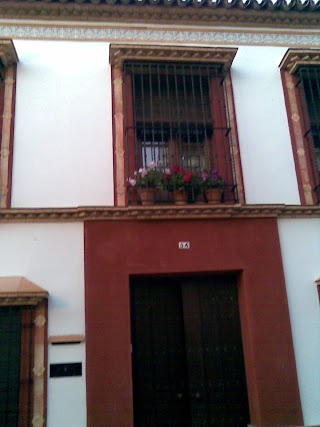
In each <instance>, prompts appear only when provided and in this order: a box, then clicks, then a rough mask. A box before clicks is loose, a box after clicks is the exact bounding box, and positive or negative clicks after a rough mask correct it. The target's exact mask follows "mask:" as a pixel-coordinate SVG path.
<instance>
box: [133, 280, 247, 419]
mask: <svg viewBox="0 0 320 427" xmlns="http://www.w3.org/2000/svg"><path fill="white" fill-rule="evenodd" d="M130 295H131V331H132V366H133V405H134V425H135V427H167V426H168V427H169V426H170V427H171V426H180V427H188V426H189V427H191V426H192V427H198V426H199V427H200V426H215V427H245V426H247V425H248V424H249V421H250V420H249V410H248V397H247V390H246V381H245V371H244V361H243V350H242V340H241V330H240V320H239V308H238V297H237V284H236V278H235V277H233V276H210V277H192V278H134V279H131V281H130Z"/></svg>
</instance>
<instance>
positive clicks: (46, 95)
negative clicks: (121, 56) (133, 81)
mask: <svg viewBox="0 0 320 427" xmlns="http://www.w3.org/2000/svg"><path fill="white" fill-rule="evenodd" d="M108 46H109V45H108V43H102V42H101V43H92V42H67V41H36V40H34V41H22V40H17V41H15V47H16V50H17V54H18V56H19V63H18V68H17V96H16V112H15V130H14V162H13V186H12V207H53V206H55V207H62V206H87V205H93V206H95V205H109V206H111V205H113V181H112V180H113V154H112V120H111V117H112V114H111V79H110V67H109V47H108Z"/></svg>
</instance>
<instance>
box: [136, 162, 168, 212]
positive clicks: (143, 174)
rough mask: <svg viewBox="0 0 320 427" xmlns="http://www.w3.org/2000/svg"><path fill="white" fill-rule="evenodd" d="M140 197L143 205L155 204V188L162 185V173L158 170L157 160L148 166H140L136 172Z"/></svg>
mask: <svg viewBox="0 0 320 427" xmlns="http://www.w3.org/2000/svg"><path fill="white" fill-rule="evenodd" d="M134 175H135V181H136V186H137V189H138V193H139V198H140V201H141V204H142V205H153V204H154V200H155V189H156V188H157V187H158V186H159V185H160V182H161V178H162V173H161V172H160V171H158V170H157V165H156V163H155V162H151V163H150V164H149V166H148V167H146V168H140V169H139V170H138V171H136V172H135V173H134Z"/></svg>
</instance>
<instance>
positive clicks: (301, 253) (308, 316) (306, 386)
mask: <svg viewBox="0 0 320 427" xmlns="http://www.w3.org/2000/svg"><path fill="white" fill-rule="evenodd" d="M278 225H279V236H280V244H281V252H282V260H283V266H284V274H285V281H286V287H287V295H288V303H289V312H290V319H291V328H292V335H293V344H294V350H295V357H296V364H297V373H298V380H299V388H300V398H301V403H302V410H303V417H304V423H305V425H319V424H320V406H319V401H320V381H319V379H320V364H319V360H320V333H319V325H320V310H319V298H318V294H317V289H316V285H315V282H314V281H315V280H316V279H317V278H318V277H319V276H320V268H319V266H320V262H319V260H320V219H280V220H279V221H278Z"/></svg>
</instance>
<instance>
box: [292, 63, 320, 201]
mask: <svg viewBox="0 0 320 427" xmlns="http://www.w3.org/2000/svg"><path fill="white" fill-rule="evenodd" d="M297 75H298V77H299V82H298V88H299V95H300V104H301V109H302V111H303V112H304V114H303V119H304V129H305V133H304V137H305V141H306V147H307V151H308V152H307V156H308V158H309V163H310V170H311V173H312V178H313V185H314V191H315V192H316V195H317V202H318V203H319V202H320V185H319V184H320V67H299V69H298V71H297Z"/></svg>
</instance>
